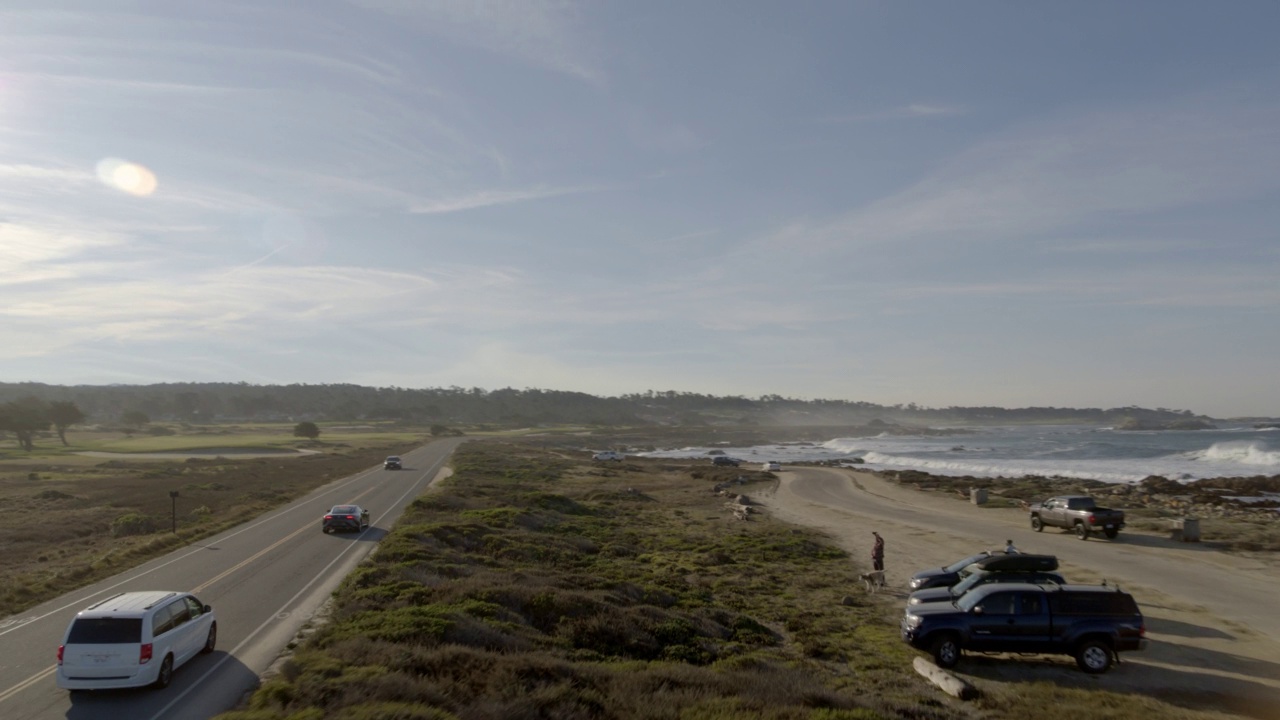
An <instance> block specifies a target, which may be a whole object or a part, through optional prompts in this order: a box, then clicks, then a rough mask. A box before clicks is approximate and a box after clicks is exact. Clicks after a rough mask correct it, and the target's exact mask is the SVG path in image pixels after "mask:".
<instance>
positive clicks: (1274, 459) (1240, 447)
mask: <svg viewBox="0 0 1280 720" xmlns="http://www.w3.org/2000/svg"><path fill="white" fill-rule="evenodd" d="M1187 457H1189V458H1190V459H1192V460H1207V461H1210V462H1233V463H1240V464H1241V465H1257V466H1262V467H1280V451H1277V450H1268V449H1266V448H1265V447H1264V446H1263V445H1262V443H1258V442H1247V441H1243V440H1237V441H1235V442H1222V443H1214V444H1213V445H1210V446H1209V447H1208V448H1206V449H1204V450H1198V451H1196V452H1192V453H1188V454H1187Z"/></svg>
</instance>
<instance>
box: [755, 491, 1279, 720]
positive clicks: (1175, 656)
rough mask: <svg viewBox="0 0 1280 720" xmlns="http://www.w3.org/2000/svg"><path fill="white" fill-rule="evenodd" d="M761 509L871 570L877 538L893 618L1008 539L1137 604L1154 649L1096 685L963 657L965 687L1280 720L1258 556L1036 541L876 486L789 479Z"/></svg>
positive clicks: (1022, 525)
mask: <svg viewBox="0 0 1280 720" xmlns="http://www.w3.org/2000/svg"><path fill="white" fill-rule="evenodd" d="M780 477H781V480H780V481H779V482H778V483H777V485H776V486H775V487H774V488H773V489H772V490H771V491H769V492H766V493H764V494H762V495H758V496H756V497H757V499H758V500H759V501H760V502H761V503H762V504H763V505H764V506H765V507H766V508H767V509H768V510H769V511H770V512H771V513H772V514H773V515H774V516H776V517H777V518H779V519H781V520H784V521H786V522H790V523H793V524H797V525H805V526H809V527H813V528H816V529H819V530H822V531H823V532H825V533H826V534H828V535H829V536H830V537H831V538H832V540H833V541H834V542H835V543H836V544H838V545H839V546H841V547H843V548H844V549H846V550H848V551H849V552H850V553H851V554H852V555H853V558H854V561H855V562H857V563H859V564H860V565H863V566H865V567H866V568H867V569H870V564H871V561H870V552H871V543H872V541H873V539H874V538H873V537H872V535H871V531H872V530H877V531H879V533H880V534H881V535H882V536H884V538H885V541H886V552H885V566H886V577H887V580H888V584H889V590H888V591H886V592H883V593H881V596H882V597H884V599H885V602H886V604H887V605H889V606H891V609H892V611H894V612H896V610H897V608H901V607H902V606H903V604H904V603H905V601H906V597H907V594H908V592H907V590H906V584H907V580H908V579H909V578H910V577H911V575H912V574H913V573H915V572H916V571H918V570H922V569H926V568H930V567H939V566H942V565H946V564H949V563H951V562H954V561H956V560H958V559H960V558H962V557H964V556H966V555H969V554H972V553H973V552H976V551H978V550H982V549H998V548H1002V547H1004V542H1005V540H1006V539H1012V540H1013V541H1014V544H1015V545H1017V546H1018V548H1019V549H1021V550H1022V551H1023V552H1035V553H1045V554H1052V555H1057V556H1058V558H1059V561H1060V562H1061V563H1062V567H1061V572H1062V574H1063V575H1065V576H1066V577H1067V579H1068V580H1070V581H1073V582H1088V583H1096V582H1100V581H1101V580H1102V579H1103V578H1105V579H1107V580H1108V582H1109V583H1111V584H1119V585H1121V586H1122V587H1123V588H1124V589H1125V590H1127V591H1129V592H1131V593H1132V594H1133V595H1134V597H1135V598H1136V599H1137V600H1138V604H1139V606H1140V607H1141V608H1142V611H1143V614H1144V616H1145V618H1146V621H1147V630H1148V632H1147V636H1148V638H1150V640H1151V643H1150V646H1149V648H1148V649H1147V650H1146V651H1145V652H1134V653H1126V654H1125V655H1124V656H1123V657H1122V662H1121V664H1120V665H1119V666H1117V667H1115V668H1114V669H1113V670H1112V671H1111V672H1109V673H1107V674H1106V675H1102V676H1091V675H1086V674H1085V673H1083V672H1081V671H1079V670H1078V669H1077V668H1076V667H1075V663H1074V661H1073V660H1072V659H1070V658H1068V657H1066V656H1062V657H1050V656H1044V657H1036V658H1019V657H1016V656H1009V655H996V656H968V655H967V656H966V657H965V659H964V660H962V661H961V663H960V665H959V666H958V667H957V671H958V673H959V674H961V675H963V676H965V677H966V678H967V679H969V680H970V681H972V682H975V683H976V684H978V685H979V686H981V685H983V684H984V683H989V682H1005V683H1016V682H1028V681H1050V682H1055V683H1057V684H1060V685H1069V686H1076V687H1093V688H1100V689H1108V690H1113V691H1117V692H1126V693H1127V692H1132V693H1142V694H1149V695H1153V696H1156V697H1160V698H1161V699H1164V700H1167V701H1170V702H1175V703H1176V704H1180V705H1185V706H1192V707H1198V708H1202V709H1209V708H1212V709H1218V710H1223V711H1228V712H1233V713H1238V714H1241V715H1246V716H1248V717H1255V718H1280V612H1277V610H1280V564H1278V563H1277V561H1276V560H1275V559H1274V558H1271V557H1269V556H1266V555H1262V554H1259V555H1256V556H1250V555H1238V554H1227V553H1223V552H1218V551H1215V550H1212V549H1209V548H1207V547H1205V546H1203V545H1200V544H1197V543H1178V542H1174V541H1172V540H1170V539H1168V538H1165V537H1161V536H1156V535H1150V534H1145V535H1144V534H1138V533H1130V532H1127V531H1125V532H1122V533H1121V535H1120V537H1119V539H1118V540H1116V541H1107V540H1104V539H1096V540H1094V539H1091V540H1088V541H1085V542H1081V541H1079V540H1077V539H1076V538H1075V537H1074V536H1073V535H1071V534H1069V533H1063V532H1059V531H1057V530H1055V529H1049V530H1046V531H1045V532H1043V533H1035V532H1033V531H1032V530H1031V529H1030V527H1029V525H1028V522H1027V517H1026V513H1025V512H1023V511H1020V510H1013V509H994V508H979V507H976V506H974V505H971V504H969V503H967V502H964V501H962V500H960V499H958V498H956V497H955V496H954V495H950V494H943V493H939V492H922V491H917V490H914V489H907V488H902V487H899V486H897V485H894V484H893V483H891V482H887V481H885V480H881V479H880V478H877V477H876V476H874V475H872V474H870V473H863V472H853V471H849V470H837V469H828V468H796V469H793V470H789V471H786V472H783V473H780Z"/></svg>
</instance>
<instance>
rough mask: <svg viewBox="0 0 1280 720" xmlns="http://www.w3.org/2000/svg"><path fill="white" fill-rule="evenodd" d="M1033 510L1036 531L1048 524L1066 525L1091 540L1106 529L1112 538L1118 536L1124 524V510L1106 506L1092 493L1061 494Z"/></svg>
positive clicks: (1052, 525)
mask: <svg viewBox="0 0 1280 720" xmlns="http://www.w3.org/2000/svg"><path fill="white" fill-rule="evenodd" d="M1028 509H1029V511H1030V513H1031V529H1032V530H1035V531H1036V532H1040V531H1041V530H1044V528H1045V526H1049V527H1060V528H1066V529H1068V530H1071V531H1073V532H1075V534H1076V537H1078V538H1080V539H1081V540H1088V539H1089V536H1090V535H1091V534H1093V533H1094V532H1097V531H1099V530H1100V531H1102V534H1103V535H1106V536H1107V538H1108V539H1115V537H1116V535H1118V534H1119V533H1120V530H1121V528H1123V527H1124V511H1123V510H1112V509H1111V508H1104V507H1101V506H1099V505H1098V504H1097V503H1096V502H1094V500H1093V498H1091V497H1089V496H1088V495H1060V496H1058V497H1051V498H1049V499H1048V500H1045V501H1044V502H1042V503H1035V504H1033V505H1031V506H1030V508H1028Z"/></svg>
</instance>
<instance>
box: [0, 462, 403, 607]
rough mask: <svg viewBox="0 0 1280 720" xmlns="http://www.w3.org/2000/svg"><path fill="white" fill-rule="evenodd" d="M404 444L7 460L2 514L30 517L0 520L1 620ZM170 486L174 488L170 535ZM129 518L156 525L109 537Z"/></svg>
mask: <svg viewBox="0 0 1280 720" xmlns="http://www.w3.org/2000/svg"><path fill="white" fill-rule="evenodd" d="M404 447H405V446H404V445H396V446H386V447H363V448H343V449H340V450H338V451H334V452H330V453H324V454H318V455H308V456H303V457H291V458H287V459H285V458H282V459H246V460H233V459H226V458H217V459H207V460H196V459H193V460H187V461H181V460H143V459H139V460H129V461H121V460H108V461H105V462H104V461H103V460H101V459H97V460H95V463H94V464H93V465H90V466H84V465H82V464H79V463H76V462H70V463H64V462H62V461H61V460H60V459H55V460H56V461H55V462H49V461H46V462H38V463H30V464H26V465H22V464H7V465H5V466H4V468H3V470H2V471H0V511H4V512H6V513H7V514H9V515H10V516H11V517H30V518H33V519H35V520H36V521H35V522H30V523H23V524H13V523H10V524H4V525H0V547H3V548H4V549H5V562H4V564H3V565H0V588H2V589H0V616H3V615H7V614H12V613H16V612H20V611H22V610H24V609H26V608H28V607H31V606H32V605H35V604H37V603H39V602H41V601H43V600H46V599H49V598H51V597H56V596H57V595H60V594H62V593H65V592H67V591H69V590H71V589H73V588H75V587H78V586H81V585H85V584H87V583H89V582H92V581H94V580H97V579H100V578H102V577H107V576H109V575H112V574H114V573H117V572H120V571H121V570H124V569H127V568H129V567H131V566H133V565H137V564H139V563H141V562H144V561H146V560H148V559H150V558H152V557H156V556H157V555H160V554H163V553H164V552H167V551H169V550H171V549H173V548H176V547H180V546H182V545H185V544H187V543H190V542H191V541H193V540H195V539H198V538H201V537H207V536H209V535H212V534H215V533H217V532H221V531H222V530H223V529H226V528H227V527H230V526H232V525H234V524H237V523H240V522H244V521H245V520H247V519H250V518H253V517H255V516H257V515H259V514H261V513H262V512H265V511H267V510H269V509H271V508H273V507H277V506H279V505H282V504H284V503H286V502H289V501H290V500H292V499H294V498H297V497H300V496H301V495H304V494H306V493H307V492H309V491H311V490H313V489H314V488H316V487H319V486H320V485H323V484H325V483H327V482H330V481H331V480H334V479H337V478H340V477H344V476H346V475H349V474H351V473H353V472H356V471H358V470H361V469H364V468H367V467H370V466H373V465H376V464H378V463H379V462H381V460H382V458H383V457H384V456H385V455H387V454H388V453H391V452H396V451H400V450H403V449H404ZM73 459H74V460H82V459H83V458H80V457H75V458H73ZM173 490H176V491H178V492H179V493H180V496H179V498H178V503H177V508H178V513H177V528H178V532H177V534H176V535H175V534H173V533H172V532H171V529H172V526H173V516H172V512H173V506H172V501H171V499H170V498H169V492H170V491H173ZM130 515H133V516H137V517H140V518H143V519H145V520H146V521H147V523H148V524H149V525H150V526H151V527H153V528H154V529H155V531H154V532H151V533H148V534H144V535H137V536H119V537H115V536H113V533H112V526H113V523H115V522H116V521H117V520H119V519H120V518H122V517H125V516H130Z"/></svg>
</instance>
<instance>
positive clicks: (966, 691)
mask: <svg viewBox="0 0 1280 720" xmlns="http://www.w3.org/2000/svg"><path fill="white" fill-rule="evenodd" d="M912 665H914V666H915V668H916V672H918V673H920V674H921V675H923V676H924V677H925V679H927V680H928V681H929V682H931V683H933V684H934V685H937V686H938V687H940V688H942V692H944V693H946V694H948V695H951V696H953V697H958V698H960V699H961V700H972V699H973V698H976V697H978V688H976V687H974V686H972V685H970V684H969V683H967V682H965V681H964V680H961V679H960V678H958V677H956V676H955V675H952V674H951V673H949V672H947V671H946V670H943V669H942V668H940V667H938V666H937V665H934V664H933V663H931V662H929V661H928V660H926V659H924V658H922V657H918V656H917V657H916V659H915V660H914V661H913V662H912Z"/></svg>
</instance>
